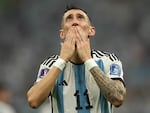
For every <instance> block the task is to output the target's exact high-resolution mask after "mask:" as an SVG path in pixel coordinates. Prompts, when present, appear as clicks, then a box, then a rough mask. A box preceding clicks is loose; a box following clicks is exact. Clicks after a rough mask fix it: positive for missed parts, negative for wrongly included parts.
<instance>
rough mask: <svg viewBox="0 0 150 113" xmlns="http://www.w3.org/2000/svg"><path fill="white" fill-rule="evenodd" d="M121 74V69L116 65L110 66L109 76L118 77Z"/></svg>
mask: <svg viewBox="0 0 150 113" xmlns="http://www.w3.org/2000/svg"><path fill="white" fill-rule="evenodd" d="M120 74H121V68H120V66H119V65H118V64H112V65H111V66H110V75H118V76H120Z"/></svg>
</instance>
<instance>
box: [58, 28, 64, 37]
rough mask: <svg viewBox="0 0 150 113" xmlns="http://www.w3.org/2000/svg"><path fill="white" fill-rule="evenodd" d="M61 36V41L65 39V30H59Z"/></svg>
mask: <svg viewBox="0 0 150 113" xmlns="http://www.w3.org/2000/svg"><path fill="white" fill-rule="evenodd" d="M59 32H60V33H59V36H60V38H61V39H64V38H65V34H64V30H63V29H61V30H59Z"/></svg>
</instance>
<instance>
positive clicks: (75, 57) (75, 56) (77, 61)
mask: <svg viewBox="0 0 150 113" xmlns="http://www.w3.org/2000/svg"><path fill="white" fill-rule="evenodd" d="M70 62H72V63H74V64H82V63H83V61H82V60H81V59H80V57H79V56H78V53H77V52H76V51H75V52H74V54H73V56H72V58H71V59H70Z"/></svg>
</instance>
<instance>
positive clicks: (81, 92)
mask: <svg viewBox="0 0 150 113" xmlns="http://www.w3.org/2000/svg"><path fill="white" fill-rule="evenodd" d="M91 55H92V58H93V59H94V60H95V62H96V63H97V64H98V66H99V68H100V69H101V70H102V71H103V72H104V73H105V74H106V76H108V77H110V78H112V79H120V80H122V81H123V69H122V63H121V61H120V60H119V59H118V58H117V57H116V56H115V55H114V54H112V53H106V52H103V51H99V50H92V51H91ZM58 58H59V56H58V55H53V56H51V57H49V58H48V59H46V60H45V61H44V62H43V63H42V64H41V66H40V69H39V72H38V76H37V80H36V82H39V81H40V80H41V79H42V78H43V77H44V76H45V75H46V73H47V72H48V71H49V70H50V69H51V67H52V66H53V63H54V62H55V61H56V60H57V59H58ZM49 100H50V113H113V105H112V104H111V103H110V102H109V101H107V100H106V98H105V97H104V96H103V94H102V92H101V89H100V88H99V87H98V85H97V83H96V81H95V80H94V78H93V76H92V75H91V73H90V72H89V71H88V70H87V68H86V66H85V65H84V64H73V63H72V62H67V64H66V66H65V68H64V69H63V71H62V72H61V73H60V75H59V76H58V78H57V80H56V83H55V86H54V87H53V89H52V91H51V93H50V95H49Z"/></svg>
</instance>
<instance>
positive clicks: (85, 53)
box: [75, 27, 91, 62]
mask: <svg viewBox="0 0 150 113" xmlns="http://www.w3.org/2000/svg"><path fill="white" fill-rule="evenodd" d="M75 34H76V45H77V52H78V55H79V57H80V59H81V60H82V61H83V62H85V61H86V60H88V59H90V58H91V47H90V41H89V38H88V34H87V33H86V32H85V31H84V30H82V29H81V28H80V27H76V28H75Z"/></svg>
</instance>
